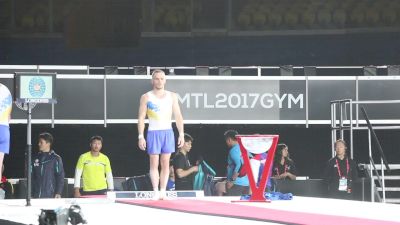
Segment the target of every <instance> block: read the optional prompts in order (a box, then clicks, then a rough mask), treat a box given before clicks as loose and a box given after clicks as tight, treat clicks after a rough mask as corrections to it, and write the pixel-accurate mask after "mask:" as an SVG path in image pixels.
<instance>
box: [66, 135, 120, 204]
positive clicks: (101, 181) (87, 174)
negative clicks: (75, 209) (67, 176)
mask: <svg viewBox="0 0 400 225" xmlns="http://www.w3.org/2000/svg"><path fill="white" fill-rule="evenodd" d="M102 146H103V138H102V137H100V136H94V137H92V138H91V139H90V151H89V152H86V153H84V154H82V155H81V156H80V157H79V160H78V163H77V165H76V170H75V184H74V189H75V192H74V197H75V198H79V197H80V196H81V194H82V195H104V194H106V193H107V190H110V191H111V190H113V189H114V181H113V175H112V171H111V164H110V160H109V159H108V157H107V156H106V155H104V154H103V153H101V152H100V150H101V148H102ZM81 176H82V178H83V192H82V193H80V187H81Z"/></svg>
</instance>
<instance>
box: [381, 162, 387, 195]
mask: <svg viewBox="0 0 400 225" xmlns="http://www.w3.org/2000/svg"><path fill="white" fill-rule="evenodd" d="M381 173H382V175H381V177H382V196H383V203H385V202H386V191H385V186H386V185H385V168H384V167H383V159H382V157H381Z"/></svg>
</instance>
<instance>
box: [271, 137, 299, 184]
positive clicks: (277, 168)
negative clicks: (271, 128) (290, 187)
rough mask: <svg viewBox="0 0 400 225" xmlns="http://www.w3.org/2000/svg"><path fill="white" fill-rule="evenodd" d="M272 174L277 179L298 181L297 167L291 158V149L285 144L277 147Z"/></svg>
mask: <svg viewBox="0 0 400 225" xmlns="http://www.w3.org/2000/svg"><path fill="white" fill-rule="evenodd" d="M272 174H273V178H275V179H289V180H296V174H297V171H296V166H295V164H294V162H293V160H292V159H290V158H289V148H288V146H287V145H285V144H278V146H277V149H276V152H275V157H274V166H273V168H272Z"/></svg>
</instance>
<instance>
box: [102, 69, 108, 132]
mask: <svg viewBox="0 0 400 225" xmlns="http://www.w3.org/2000/svg"><path fill="white" fill-rule="evenodd" d="M103 91H104V127H107V75H106V74H104V82H103Z"/></svg>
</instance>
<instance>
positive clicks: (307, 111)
mask: <svg viewBox="0 0 400 225" xmlns="http://www.w3.org/2000/svg"><path fill="white" fill-rule="evenodd" d="M308 113H309V110H308V76H306V128H308V123H309V121H308Z"/></svg>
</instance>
